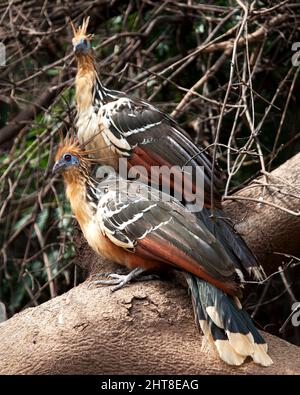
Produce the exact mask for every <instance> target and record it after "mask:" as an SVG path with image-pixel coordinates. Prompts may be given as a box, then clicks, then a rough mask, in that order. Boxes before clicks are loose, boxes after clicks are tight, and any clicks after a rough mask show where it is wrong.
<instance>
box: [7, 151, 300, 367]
mask: <svg viewBox="0 0 300 395" xmlns="http://www.w3.org/2000/svg"><path fill="white" fill-rule="evenodd" d="M299 170H300V154H299V155H297V156H295V157H294V158H292V159H291V160H289V161H288V162H286V163H285V164H284V165H283V166H281V167H280V168H278V169H277V170H275V171H274V172H273V173H271V176H270V177H269V179H268V182H269V183H270V184H272V185H274V184H277V186H278V187H274V186H272V189H271V190H269V187H267V188H266V190H265V191H264V195H263V199H264V200H266V201H269V202H272V203H273V204H277V205H280V206H282V207H285V208H286V209H289V210H293V211H298V210H299V209H300V207H299V198H297V195H298V194H299V193H298V191H299V188H300V177H299V174H300V172H299ZM261 194H262V192H261V187H256V186H255V187H251V188H250V187H248V188H245V189H244V190H242V191H241V192H240V193H239V194H238V196H242V197H244V198H245V197H250V198H252V199H253V198H255V199H259V198H260V197H261ZM226 211H227V213H228V215H229V216H231V217H232V218H234V220H235V221H236V223H237V227H238V229H239V230H241V231H242V232H243V234H244V236H245V238H246V240H247V241H248V242H249V243H250V245H251V247H252V248H253V250H254V251H255V252H256V253H257V255H258V256H259V258H260V261H261V263H262V264H263V265H264V267H265V269H268V268H271V269H272V270H273V269H274V265H275V256H274V255H273V252H274V251H277V252H278V251H280V252H282V253H285V254H291V255H297V254H298V255H299V252H300V251H299V243H298V242H297V241H298V240H299V236H300V224H299V217H297V216H294V215H292V214H290V213H288V212H287V211H282V210H280V209H278V208H274V207H270V206H267V205H265V204H261V205H259V204H257V203H255V202H253V201H251V202H248V201H246V200H243V201H241V202H240V201H235V200H233V201H232V202H229V203H227V204H226ZM280 260H281V259H280ZM78 263H79V264H81V266H83V267H85V268H86V269H88V270H89V272H90V273H95V272H97V271H99V270H101V271H105V270H106V269H107V265H108V264H107V262H103V261H102V260H101V259H100V258H99V257H96V256H95V254H94V253H93V252H91V251H90V250H89V249H88V247H87V246H82V247H81V248H80V251H79V254H78ZM104 266H106V268H105V267H104ZM264 336H265V338H266V340H267V341H268V343H269V348H270V355H271V357H272V359H273V361H274V365H272V366H271V367H268V368H262V367H260V366H257V365H255V364H254V363H252V362H251V363H246V364H244V365H243V366H241V367H239V368H235V367H230V366H228V365H226V364H225V363H223V362H222V361H220V359H219V357H218V356H217V355H216V353H215V352H214V351H213V350H212V349H210V348H209V347H208V346H207V345H206V346H204V347H203V343H204V341H203V337H202V336H201V335H200V334H199V333H198V331H197V329H196V326H195V324H194V319H193V313H192V308H191V302H190V298H189V296H188V295H187V292H186V290H185V289H184V288H183V287H182V286H181V285H180V284H179V283H178V282H176V281H158V280H156V281H151V282H144V283H135V284H131V285H130V286H128V287H125V288H124V289H121V290H120V291H118V292H116V293H113V294H111V292H110V290H109V288H106V287H103V288H95V287H93V286H89V283H88V281H87V282H85V283H84V284H82V285H80V286H78V287H76V288H74V289H72V290H71V291H69V292H68V293H66V294H64V295H62V296H59V297H57V298H55V299H53V300H50V301H48V302H46V303H44V304H42V305H40V306H38V307H35V308H30V309H27V310H25V311H24V312H22V313H19V314H16V315H15V316H14V317H12V318H11V319H9V320H7V321H5V322H3V323H1V324H0V338H1V342H0V355H1V358H0V373H2V374H15V373H23V374H29V373H43V374H46V373H52V374H54V373H57V374H64V373H65V374H66V373H68V374H70V373H86V374H87V373H90V374H102V373H111V374H114V373H115V374H118V373H128V374H130V373H132V374H133V373H136V374H143V373H144V374H147V373H161V374H166V373H173V374H183V373H187V374H226V373H228V374H300V349H299V347H296V346H293V345H291V344H289V343H287V342H285V341H283V340H280V339H278V338H276V337H274V336H271V335H267V334H264Z"/></svg>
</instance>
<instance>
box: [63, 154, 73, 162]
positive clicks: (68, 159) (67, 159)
mask: <svg viewBox="0 0 300 395" xmlns="http://www.w3.org/2000/svg"><path fill="white" fill-rule="evenodd" d="M64 159H65V161H66V162H71V160H72V156H71V155H70V154H66V155H65V157H64Z"/></svg>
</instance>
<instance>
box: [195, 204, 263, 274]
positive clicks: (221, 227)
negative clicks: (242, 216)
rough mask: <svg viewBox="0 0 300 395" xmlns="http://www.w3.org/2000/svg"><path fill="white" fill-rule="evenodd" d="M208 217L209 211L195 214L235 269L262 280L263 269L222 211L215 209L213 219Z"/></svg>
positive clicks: (205, 210)
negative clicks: (219, 243)
mask: <svg viewBox="0 0 300 395" xmlns="http://www.w3.org/2000/svg"><path fill="white" fill-rule="evenodd" d="M210 215H211V212H210V210H209V209H206V208H203V209H202V210H201V211H199V212H198V213H197V217H199V218H200V219H201V220H202V221H203V222H204V223H205V225H206V227H207V228H208V229H209V230H210V232H212V233H213V235H214V236H215V237H216V239H217V240H219V241H220V242H221V243H222V245H223V246H224V248H225V250H226V252H227V254H228V255H229V256H230V258H231V259H232V261H233V263H234V265H235V266H236V268H237V269H239V270H240V271H241V272H243V271H245V270H246V272H247V273H248V275H250V276H253V278H255V279H256V280H258V281H261V280H263V279H264V278H265V277H266V274H265V272H264V269H263V268H262V266H260V265H259V264H258V262H257V260H256V258H255V256H254V254H253V253H252V251H251V250H250V248H249V247H248V246H247V244H246V242H245V241H244V239H243V238H242V236H241V235H239V234H238V233H237V232H236V231H235V230H234V228H233V225H232V224H231V222H230V221H229V220H228V219H227V218H224V213H223V212H222V210H220V209H215V218H214V219H212V218H210Z"/></svg>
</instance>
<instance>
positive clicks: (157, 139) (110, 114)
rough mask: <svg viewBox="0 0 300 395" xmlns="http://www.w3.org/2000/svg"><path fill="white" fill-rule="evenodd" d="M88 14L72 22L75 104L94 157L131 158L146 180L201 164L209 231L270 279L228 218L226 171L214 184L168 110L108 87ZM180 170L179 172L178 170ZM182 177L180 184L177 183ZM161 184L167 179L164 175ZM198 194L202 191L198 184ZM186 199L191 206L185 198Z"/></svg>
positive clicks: (205, 159)
mask: <svg viewBox="0 0 300 395" xmlns="http://www.w3.org/2000/svg"><path fill="white" fill-rule="evenodd" d="M88 23H89V18H87V19H85V20H84V21H83V23H82V25H81V26H80V27H79V28H76V27H75V26H74V25H73V23H71V26H72V29H73V34H74V37H73V39H72V44H73V50H74V53H75V57H76V60H77V75H76V81H75V85H76V102H77V133H78V139H79V141H80V142H81V143H83V142H87V141H90V143H89V144H88V145H87V148H89V149H95V151H94V153H93V156H94V157H97V158H98V159H100V160H101V161H102V162H105V163H106V164H109V165H112V166H114V168H115V169H116V171H119V161H118V159H119V158H121V157H123V158H127V160H128V165H129V167H130V166H143V168H145V169H147V172H148V179H147V180H143V179H142V178H141V181H143V182H144V181H145V182H146V183H148V182H149V183H150V185H151V186H154V187H158V188H159V187H160V185H155V183H153V179H151V180H150V174H151V169H153V168H154V167H155V166H167V167H169V168H172V169H174V166H179V167H182V166H184V165H189V166H191V167H192V168H193V170H194V172H193V174H192V175H193V177H194V178H195V173H197V169H199V167H200V166H202V167H203V168H204V194H203V195H204V199H203V200H204V211H209V209H210V206H211V189H213V196H214V207H215V209H214V219H213V220H212V219H211V218H210V215H208V212H207V213H206V215H205V218H204V219H203V215H204V214H203V213H201V212H198V213H196V215H198V216H200V219H201V220H204V221H205V224H206V226H207V227H208V229H209V230H210V231H211V232H212V233H213V234H214V235H215V236H216V238H217V239H218V240H219V241H220V242H221V243H222V244H223V246H224V248H225V249H226V252H227V254H228V255H230V257H231V259H232V260H233V261H234V262H235V264H236V267H237V268H239V269H240V270H241V271H243V270H245V269H246V272H247V274H251V275H252V276H253V277H254V278H255V279H256V280H262V279H263V278H264V277H265V273H264V271H263V268H262V267H261V266H259V265H258V263H257V260H256V258H255V257H254V255H253V254H252V252H251V251H250V250H249V248H248V247H247V245H246V243H245V242H244V240H243V239H242V237H241V236H240V235H239V234H238V233H236V231H235V230H234V228H233V226H232V225H231V223H230V222H229V221H228V220H226V219H225V218H224V215H223V212H222V210H221V193H220V191H221V190H222V189H223V185H224V174H223V173H222V172H221V171H220V170H219V169H218V168H215V169H214V183H213V186H212V185H211V178H212V171H213V170H212V162H211V159H210V157H209V156H208V155H207V154H206V153H205V152H202V151H201V150H200V149H199V148H198V147H197V146H196V145H195V144H194V143H193V142H192V141H191V140H190V139H189V138H188V137H186V135H185V132H184V131H183V130H182V129H181V128H180V126H179V125H178V124H177V123H176V122H175V121H174V120H173V119H172V118H170V117H169V116H168V115H167V114H165V113H163V112H162V111H160V110H159V109H158V108H156V107H155V106H153V105H152V104H150V103H147V102H146V101H144V100H141V99H137V98H132V97H129V96H128V95H126V94H125V93H123V92H119V91H116V90H110V89H107V88H106V87H104V86H103V84H102V83H101V80H100V78H99V76H98V74H97V71H96V66H95V59H94V51H93V48H92V45H91V40H92V38H93V35H91V34H88V33H87V28H88ZM174 172H175V173H176V171H174ZM174 178H175V180H174V181H173V190H177V189H178V190H179V193H180V192H181V189H182V182H180V181H181V179H180V178H176V177H174ZM176 180H177V182H176ZM178 180H179V181H178ZM159 182H160V183H162V179H161V178H160V179H159ZM193 192H197V189H196V186H195V185H194V184H193ZM182 203H183V204H186V201H185V199H184V197H183V199H182Z"/></svg>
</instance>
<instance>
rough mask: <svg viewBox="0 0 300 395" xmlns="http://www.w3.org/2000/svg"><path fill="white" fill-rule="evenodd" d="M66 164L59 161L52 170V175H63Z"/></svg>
mask: <svg viewBox="0 0 300 395" xmlns="http://www.w3.org/2000/svg"><path fill="white" fill-rule="evenodd" d="M65 166H66V165H65V163H63V162H60V161H59V160H58V161H56V162H55V163H54V166H53V168H52V174H56V173H61V171H62V170H63V169H64V168H65Z"/></svg>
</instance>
